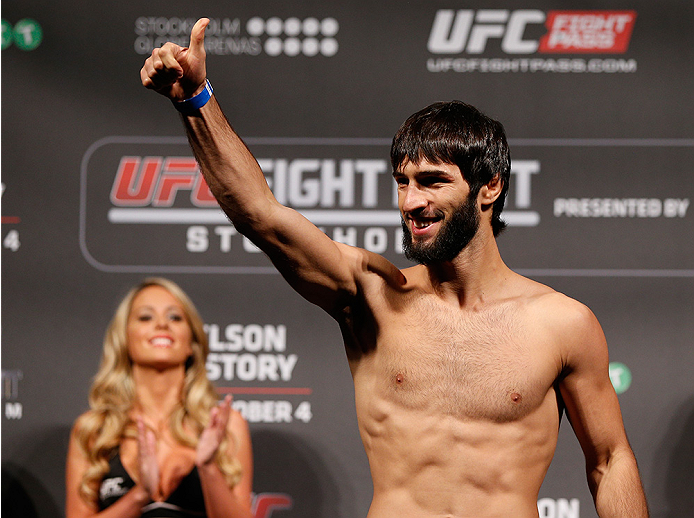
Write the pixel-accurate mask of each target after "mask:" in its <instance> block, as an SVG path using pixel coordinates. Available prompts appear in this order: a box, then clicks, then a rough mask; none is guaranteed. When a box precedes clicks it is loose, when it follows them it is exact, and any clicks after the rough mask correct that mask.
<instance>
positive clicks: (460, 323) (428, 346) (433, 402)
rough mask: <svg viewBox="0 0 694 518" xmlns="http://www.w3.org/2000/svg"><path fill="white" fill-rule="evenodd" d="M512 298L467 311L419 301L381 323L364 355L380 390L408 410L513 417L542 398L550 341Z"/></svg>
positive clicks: (552, 375) (548, 378) (548, 383)
mask: <svg viewBox="0 0 694 518" xmlns="http://www.w3.org/2000/svg"><path fill="white" fill-rule="evenodd" d="M514 309H517V308H514V306H513V305H500V306H498V307H493V308H489V309H486V310H483V311H474V312H466V311H460V310H458V309H457V308H456V309H450V308H447V307H446V306H444V305H443V304H435V303H431V302H427V301H426V300H424V301H417V302H415V303H413V304H410V305H409V306H408V307H407V308H405V310H403V311H400V312H398V313H397V314H394V315H390V317H389V322H388V324H389V325H387V326H381V331H380V333H379V336H378V341H377V345H376V349H375V350H374V351H373V354H372V355H371V357H370V358H368V359H365V360H366V361H367V363H369V364H370V365H369V367H370V369H369V370H371V371H372V372H371V375H373V376H376V377H377V378H378V379H379V382H378V386H379V387H380V389H381V391H382V394H383V396H384V398H386V399H388V400H390V401H392V402H393V403H395V404H397V405H401V406H404V407H408V408H411V409H412V410H417V409H421V410H429V411H433V412H437V413H439V412H440V413H443V414H446V415H451V416H453V417H458V418H462V419H464V418H472V419H490V420H493V421H499V422H504V421H513V420H517V419H520V418H522V417H524V416H525V415H527V414H529V413H530V412H532V411H533V410H534V409H536V408H537V407H538V406H539V405H541V404H542V402H543V401H545V399H546V397H547V394H548V391H549V390H551V388H552V384H553V383H554V380H555V379H556V376H557V375H558V372H557V367H556V365H557V363H556V362H555V361H554V357H553V355H552V344H551V343H549V338H548V337H547V336H546V334H544V333H543V330H542V329H538V328H533V325H532V323H531V322H530V321H528V319H526V318H524V317H523V314H522V312H518V311H514Z"/></svg>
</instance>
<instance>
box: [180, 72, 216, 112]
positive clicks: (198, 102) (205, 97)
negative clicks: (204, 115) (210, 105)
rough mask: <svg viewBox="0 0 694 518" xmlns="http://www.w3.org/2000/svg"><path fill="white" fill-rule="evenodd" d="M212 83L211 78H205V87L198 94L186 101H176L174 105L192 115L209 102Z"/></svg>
mask: <svg viewBox="0 0 694 518" xmlns="http://www.w3.org/2000/svg"><path fill="white" fill-rule="evenodd" d="M212 92H213V90H212V85H211V84H210V81H209V79H205V88H204V89H203V90H202V92H200V93H199V94H198V95H194V96H193V97H191V98H190V99H186V100H185V101H174V102H173V105H174V106H175V107H176V109H177V110H178V111H179V112H181V113H182V114H184V115H192V114H194V113H195V112H196V111H198V110H199V109H200V108H202V107H203V106H205V105H206V104H207V101H209V100H210V97H212Z"/></svg>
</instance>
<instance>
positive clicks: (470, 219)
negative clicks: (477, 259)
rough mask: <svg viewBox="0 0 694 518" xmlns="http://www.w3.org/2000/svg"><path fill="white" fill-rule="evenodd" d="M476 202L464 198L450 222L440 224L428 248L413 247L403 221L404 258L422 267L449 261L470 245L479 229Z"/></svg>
mask: <svg viewBox="0 0 694 518" xmlns="http://www.w3.org/2000/svg"><path fill="white" fill-rule="evenodd" d="M476 198H477V197H476V196H468V197H467V199H466V200H465V201H464V202H463V203H461V204H460V206H458V208H457V209H455V212H453V215H452V216H451V219H450V220H449V221H447V222H444V223H443V225H442V226H441V229H440V230H439V233H438V234H437V235H436V237H435V238H434V242H433V243H431V244H430V245H427V244H425V243H414V242H413V240H412V232H411V231H410V228H409V226H408V225H407V223H405V221H404V220H403V221H402V229H403V234H402V248H403V250H404V252H405V257H407V258H408V259H410V260H411V261H416V262H418V263H421V264H424V265H431V264H433V263H438V262H443V261H452V260H453V259H454V258H455V257H456V256H457V255H458V254H459V253H460V251H461V250H462V249H463V248H465V247H466V246H467V245H468V244H469V243H470V241H471V240H472V238H473V237H475V234H477V230H478V229H479V226H480V215H479V211H478V210H477V200H476Z"/></svg>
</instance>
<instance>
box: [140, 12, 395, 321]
mask: <svg viewBox="0 0 694 518" xmlns="http://www.w3.org/2000/svg"><path fill="white" fill-rule="evenodd" d="M208 23H209V20H208V19H206V18H202V19H200V20H198V21H197V23H196V24H195V26H194V27H193V30H192V32H191V37H190V47H188V48H183V47H180V46H178V45H175V44H173V43H166V44H165V45H164V46H163V47H161V48H160V49H155V50H154V51H153V52H152V55H151V56H150V57H149V58H148V59H147V60H146V61H145V64H144V66H143V67H142V70H141V72H140V76H141V79H142V84H143V85H144V86H145V87H147V88H150V89H152V90H155V91H157V92H158V93H160V94H162V95H164V96H166V97H168V98H169V99H171V100H172V101H173V102H174V103H180V102H182V101H184V100H187V99H191V98H194V97H196V96H198V95H199V97H197V99H203V100H204V99H206V98H207V97H208V96H209V95H210V94H211V92H210V90H209V86H208V84H207V79H206V77H207V74H206V67H205V46H204V38H205V28H206V27H207V24H208ZM206 88H208V90H206ZM187 104H190V102H188V103H187ZM193 104H194V103H193ZM180 106H181V105H180V104H179V107H180ZM183 113H184V115H183V119H184V124H185V127H186V131H187V133H188V139H189V141H190V144H191V147H192V149H193V152H194V154H195V157H196V159H197V161H198V164H199V165H200V168H201V170H202V173H203V175H204V177H205V180H206V181H207V184H208V185H209V187H210V190H211V191H212V193H213V194H214V196H215V198H217V201H218V202H219V204H220V205H221V207H222V209H223V210H224V212H225V213H226V214H227V216H228V217H229V219H230V220H231V221H232V223H233V224H234V226H235V227H236V228H237V230H238V231H239V232H240V233H242V234H243V235H245V236H247V237H248V238H250V239H251V240H252V241H253V242H254V243H255V244H256V245H257V246H259V247H260V248H261V249H262V250H263V251H264V252H265V253H266V254H267V255H268V256H269V257H270V259H271V260H272V261H273V263H274V264H275V266H276V267H277V268H278V270H279V271H280V273H282V275H283V276H284V277H285V278H286V279H287V280H288V281H289V282H290V284H292V286H293V287H294V288H295V289H296V290H297V291H298V292H299V293H301V294H302V295H303V296H304V297H305V298H307V299H308V300H310V301H311V302H313V303H315V304H318V305H319V306H321V307H323V308H324V309H325V310H326V311H328V312H330V313H334V312H335V311H339V309H340V308H341V307H344V305H346V304H347V303H348V302H347V301H346V300H345V299H349V298H350V296H352V295H354V294H355V293H356V292H357V289H356V280H355V276H356V275H358V272H359V271H364V270H366V269H372V268H373V266H374V265H369V264H368V263H372V262H375V263H377V264H376V269H378V270H383V269H384V268H385V270H386V272H387V273H388V274H389V275H399V272H398V271H397V269H396V268H395V267H394V266H392V265H390V263H388V262H387V261H386V260H385V259H383V258H380V257H377V256H374V255H373V254H369V253H367V252H365V251H363V250H359V249H355V248H351V247H348V246H346V245H342V244H339V243H335V242H334V241H332V240H331V239H330V238H328V237H327V236H326V235H325V234H324V233H323V232H321V231H320V230H319V229H318V228H316V227H315V226H314V225H313V224H312V223H310V222H309V221H308V220H307V219H305V218H304V217H303V216H302V215H301V214H299V213H298V212H296V211H294V210H292V209H290V208H287V207H284V206H283V205H281V204H280V203H278V202H277V200H276V199H275V197H274V196H273V194H272V192H271V191H270V188H269V187H268V185H267V182H266V180H265V177H264V175H263V172H262V170H261V169H260V166H259V165H258V162H257V161H256V159H255V158H254V157H253V155H252V154H251V152H250V151H249V150H248V148H247V147H246V145H245V144H244V143H243V141H242V140H241V139H240V138H239V137H238V135H236V133H235V132H234V130H233V129H232V128H231V126H230V125H229V123H228V121H227V119H226V117H225V116H224V113H223V112H222V110H221V108H220V106H219V104H218V103H217V101H216V99H215V97H214V95H212V96H211V98H210V99H209V100H208V101H207V102H206V103H205V104H204V105H203V106H202V107H200V108H197V107H195V106H193V108H192V109H187V110H186V109H184V110H183ZM385 263H387V264H385ZM389 265H390V266H389Z"/></svg>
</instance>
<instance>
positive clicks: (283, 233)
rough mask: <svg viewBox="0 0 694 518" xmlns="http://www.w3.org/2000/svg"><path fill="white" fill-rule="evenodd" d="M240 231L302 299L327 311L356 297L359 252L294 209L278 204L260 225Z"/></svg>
mask: <svg viewBox="0 0 694 518" xmlns="http://www.w3.org/2000/svg"><path fill="white" fill-rule="evenodd" d="M239 230H240V231H241V232H242V233H243V234H245V235H246V236H247V237H248V238H249V239H251V241H253V242H254V243H255V244H256V245H257V246H258V247H259V248H260V249H261V250H263V252H265V253H266V254H267V255H268V257H269V258H270V260H271V261H272V262H273V264H274V265H275V267H276V268H277V270H278V271H279V272H280V273H281V274H282V276H283V277H284V278H285V279H286V280H287V282H289V284H290V285H291V286H292V287H293V288H294V289H295V290H296V291H297V292H298V293H299V294H300V295H301V296H303V297H304V298H306V299H307V300H308V301H310V302H312V303H314V304H316V305H318V306H320V307H322V308H323V309H325V310H326V311H328V312H332V311H333V310H334V308H335V306H336V305H338V304H339V300H340V299H342V298H345V297H349V296H352V295H354V294H356V291H357V290H356V272H357V268H356V267H355V262H356V261H357V260H358V252H357V251H356V249H355V250H354V251H351V247H347V246H346V245H341V244H339V243H336V242H335V241H333V240H332V239H330V238H329V237H328V236H327V235H326V234H325V233H324V232H322V231H321V230H320V229H318V228H317V227H316V226H315V225H314V224H313V223H311V222H310V221H309V220H308V219H306V218H305V217H304V216H303V215H302V214H300V213H299V212H297V211H295V210H294V209H291V208H288V207H284V206H282V205H279V204H277V205H275V206H274V207H273V209H272V211H271V213H270V214H268V215H267V217H266V218H264V221H263V222H262V223H261V224H259V225H257V226H254V228H249V229H239Z"/></svg>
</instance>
